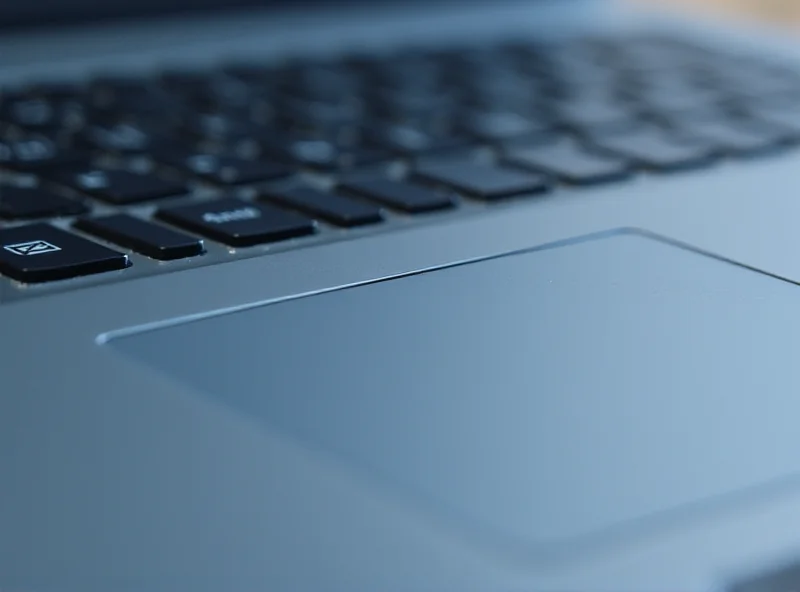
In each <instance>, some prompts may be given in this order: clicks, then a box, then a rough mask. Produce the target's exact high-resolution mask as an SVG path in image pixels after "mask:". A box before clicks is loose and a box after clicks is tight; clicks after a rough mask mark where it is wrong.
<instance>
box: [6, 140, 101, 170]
mask: <svg viewBox="0 0 800 592" xmlns="http://www.w3.org/2000/svg"><path fill="white" fill-rule="evenodd" d="M87 161H88V158H87V156H86V154H84V153H83V152H81V151H79V150H75V149H73V148H65V147H63V146H59V145H58V144H57V143H56V142H55V141H53V140H52V139H50V138H48V137H46V136H43V135H38V134H37V135H30V136H26V137H24V138H20V139H15V140H0V168H4V167H5V168H9V169H13V170H18V171H40V170H47V169H53V168H58V167H63V166H72V165H75V164H81V163H85V162H87Z"/></svg>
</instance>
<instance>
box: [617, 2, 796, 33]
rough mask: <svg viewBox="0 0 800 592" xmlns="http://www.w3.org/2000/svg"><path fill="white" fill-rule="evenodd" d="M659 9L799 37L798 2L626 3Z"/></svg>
mask: <svg viewBox="0 0 800 592" xmlns="http://www.w3.org/2000/svg"><path fill="white" fill-rule="evenodd" d="M629 1H631V2H636V3H641V4H653V5H656V6H658V7H659V8H667V9H670V10H680V11H684V12H703V13H707V14H716V15H719V16H724V17H726V18H739V19H748V20H758V21H762V22H765V23H770V24H773V25H775V26H777V27H784V28H790V29H795V30H796V31H797V32H798V34H800V0H629Z"/></svg>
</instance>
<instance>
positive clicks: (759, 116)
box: [0, 106, 800, 162]
mask: <svg viewBox="0 0 800 592" xmlns="http://www.w3.org/2000/svg"><path fill="white" fill-rule="evenodd" d="M747 114H748V115H750V116H751V117H752V118H753V119H754V120H755V121H760V122H762V123H765V124H768V125H771V126H774V127H775V128H777V129H780V130H781V131H782V132H783V133H786V134H787V135H789V136H791V137H794V138H800V110H798V109H796V108H795V107H794V106H791V107H785V108H767V107H764V108H752V109H748V110H747ZM0 150H1V149H0ZM0 162H2V157H0Z"/></svg>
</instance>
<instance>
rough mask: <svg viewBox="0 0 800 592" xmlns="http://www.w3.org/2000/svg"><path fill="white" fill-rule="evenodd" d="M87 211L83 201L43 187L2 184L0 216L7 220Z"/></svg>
mask: <svg viewBox="0 0 800 592" xmlns="http://www.w3.org/2000/svg"><path fill="white" fill-rule="evenodd" d="M86 211H87V208H86V206H85V205H83V204H82V203H81V202H79V201H76V200H74V199H69V198H67V197H63V196H61V195H58V194H55V193H53V192H52V191H48V190H47V189H42V188H41V187H16V186H11V185H0V218H3V219H5V220H30V219H32V218H45V217H57V216H75V215H78V214H83V213H84V212H86Z"/></svg>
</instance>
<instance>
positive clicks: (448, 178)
mask: <svg viewBox="0 0 800 592" xmlns="http://www.w3.org/2000/svg"><path fill="white" fill-rule="evenodd" d="M414 177H415V178H417V179H419V180H420V181H422V182H425V183H431V184H433V185H443V186H445V187H449V188H451V189H454V190H456V191H459V192H461V193H465V194H467V195H470V196H472V197H477V198H479V199H484V200H496V199H502V198H506V197H513V196H516V195H523V194H526V193H542V192H543V191H546V190H547V189H548V187H549V186H548V182H547V180H546V179H545V177H543V176H542V175H537V174H535V173H527V172H522V171H516V170H512V169H504V168H499V167H493V166H489V165H485V164H480V163H476V162H471V161H465V162H455V161H451V162H439V163H432V164H426V165H422V166H420V167H419V168H418V169H417V170H416V171H415V173H414Z"/></svg>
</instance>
